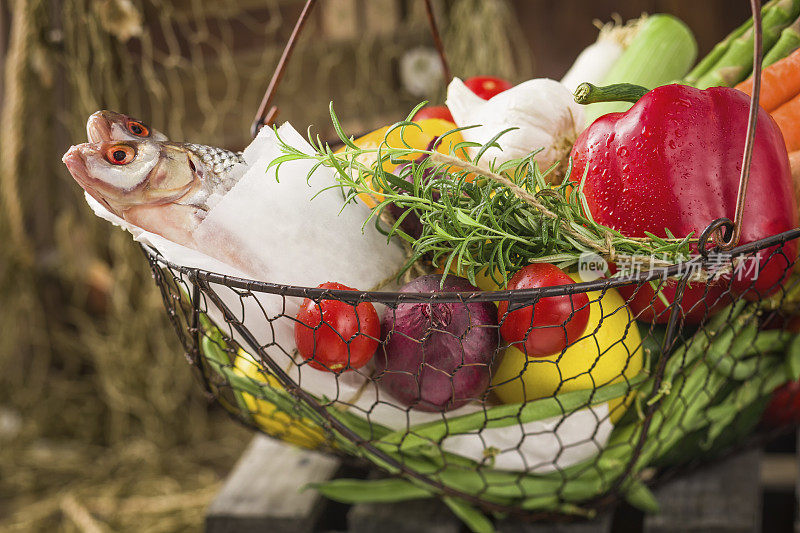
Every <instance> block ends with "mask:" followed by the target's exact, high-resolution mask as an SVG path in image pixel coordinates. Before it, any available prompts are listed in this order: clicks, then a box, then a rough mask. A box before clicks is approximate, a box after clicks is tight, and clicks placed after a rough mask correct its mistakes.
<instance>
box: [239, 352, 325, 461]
mask: <svg viewBox="0 0 800 533" xmlns="http://www.w3.org/2000/svg"><path fill="white" fill-rule="evenodd" d="M233 372H234V373H235V374H237V375H239V376H243V377H247V378H250V379H251V380H253V381H255V382H257V383H258V385H259V386H260V387H270V388H272V389H273V390H277V391H284V390H285V389H284V387H283V386H282V385H281V384H280V382H279V381H278V379H277V378H276V377H275V376H273V375H272V374H269V373H267V372H265V371H264V370H263V369H262V368H261V366H260V365H259V364H257V363H256V362H255V360H253V358H252V356H251V355H250V354H248V353H246V352H244V351H243V350H241V349H240V350H239V352H238V353H237V355H236V359H235V360H234V362H233ZM236 393H237V394H238V395H239V396H240V397H241V399H242V400H243V402H244V404H245V406H246V407H247V410H248V411H249V413H250V416H251V417H252V419H253V422H255V424H256V425H257V426H258V427H259V429H261V430H262V431H263V432H264V433H266V434H267V435H269V436H271V437H274V438H276V439H279V440H282V441H284V442H288V443H290V444H294V445H296V446H300V447H303V448H309V449H313V448H317V447H319V446H320V445H321V444H322V443H324V442H325V440H326V439H325V433H324V431H323V430H322V428H321V427H320V426H319V425H317V424H316V423H314V422H313V421H312V420H309V419H308V418H304V417H299V416H292V415H290V414H288V413H285V412H283V411H280V410H278V408H277V406H276V405H275V404H273V403H271V402H269V401H267V400H265V399H262V398H257V397H255V396H253V395H252V394H250V393H248V392H244V391H239V390H237V391H236Z"/></svg>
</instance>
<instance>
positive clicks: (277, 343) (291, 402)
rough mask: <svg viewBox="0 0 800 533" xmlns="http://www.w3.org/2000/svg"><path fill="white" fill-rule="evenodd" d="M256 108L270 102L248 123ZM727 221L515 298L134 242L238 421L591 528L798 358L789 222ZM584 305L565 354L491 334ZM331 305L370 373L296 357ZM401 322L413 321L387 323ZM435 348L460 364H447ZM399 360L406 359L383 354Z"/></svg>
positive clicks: (730, 441) (753, 408) (484, 505)
mask: <svg viewBox="0 0 800 533" xmlns="http://www.w3.org/2000/svg"><path fill="white" fill-rule="evenodd" d="M756 40H758V39H756ZM757 53H760V51H758V52H757ZM755 92H756V93H757V92H758V91H757V89H756V91H755ZM754 100H756V102H754V103H753V108H755V109H757V99H754ZM268 107H269V101H268V100H265V103H263V104H262V106H261V110H260V113H259V114H260V115H261V116H262V117H266V116H267V115H268ZM262 122H263V120H262ZM267 122H269V120H267ZM754 129H755V128H754V127H753V125H752V124H751V130H750V132H749V133H750V137H751V139H750V141H752V135H753V134H754V133H753V132H754ZM747 149H749V150H752V147H749V148H746V150H747ZM746 167H747V165H745V170H744V173H745V174H746ZM744 181H745V187H746V179H745V180H744ZM739 222H740V220H737V221H735V222H732V221H730V220H717V221H714V222H712V224H711V225H709V227H708V228H707V230H706V231H705V232H704V233H703V234H702V235H701V236H700V239H699V244H698V248H697V249H698V250H700V251H702V253H701V254H698V255H697V256H696V257H695V258H693V259H692V260H690V261H686V262H683V263H678V264H673V265H670V266H666V267H663V268H650V269H647V270H645V271H642V272H638V273H635V274H630V275H626V276H624V277H619V278H610V279H597V280H594V281H586V282H581V283H577V284H567V285H559V286H553V287H545V288H538V289H526V290H517V291H508V290H504V291H503V290H501V291H486V292H482V291H478V292H476V291H474V290H463V288H462V290H459V287H458V285H457V284H456V285H453V288H452V289H451V290H450V291H445V292H437V293H435V294H433V293H430V292H375V291H366V292H361V291H351V290H339V289H336V288H327V289H326V288H310V287H298V286H291V285H282V284H274V283H268V282H265V281H258V280H251V279H244V278H237V277H232V276H227V275H222V274H219V273H215V272H210V271H206V270H202V269H197V268H189V267H186V266H182V265H177V264H174V263H171V262H170V261H168V260H167V259H165V258H164V257H163V256H161V255H160V254H159V253H158V252H157V251H156V250H155V249H153V248H150V247H147V246H145V247H143V249H144V251H145V254H146V256H147V258H148V261H149V263H150V266H151V268H152V271H153V275H154V278H155V281H156V283H157V285H158V286H159V288H160V290H161V294H162V296H163V300H164V304H165V306H166V309H167V311H168V314H169V316H170V319H171V321H172V323H173V325H174V327H175V330H176V332H177V334H178V336H179V337H180V339H181V342H182V343H183V346H184V348H185V350H186V353H187V355H188V358H189V360H190V362H191V364H192V365H193V366H194V367H196V368H197V369H198V371H199V375H200V376H201V379H202V381H203V383H204V386H205V388H206V390H207V391H208V393H209V394H210V395H211V396H213V397H214V398H215V399H217V400H218V401H219V403H220V404H222V405H223V406H224V407H225V408H226V409H228V410H229V411H230V412H231V413H233V414H234V415H235V416H236V417H237V418H238V419H239V420H241V421H242V422H244V423H246V424H248V425H250V426H252V427H254V428H256V429H258V430H260V431H262V432H264V433H266V434H268V435H270V436H272V437H275V438H278V439H281V440H284V441H287V442H290V443H293V444H296V445H299V446H303V447H307V448H314V449H321V450H325V451H327V452H329V453H334V454H339V455H341V456H344V457H349V458H356V459H359V460H362V461H365V462H368V463H371V464H373V465H375V466H377V467H379V468H380V469H382V470H384V471H386V472H388V473H389V474H392V475H394V476H396V477H397V478H398V484H397V485H392V486H391V487H392V490H393V491H394V492H395V494H394V495H393V497H395V498H397V499H402V498H404V497H406V498H413V497H424V496H431V495H435V496H438V497H442V498H444V499H445V500H450V501H452V500H458V501H463V502H466V503H467V504H470V505H473V506H476V507H479V508H480V509H482V510H484V511H488V512H495V513H511V514H515V515H520V516H524V517H526V518H528V519H542V518H552V517H561V516H564V515H571V516H574V515H584V516H591V515H592V514H593V513H594V512H596V511H597V510H598V509H601V508H603V507H604V506H607V505H610V504H612V503H614V502H615V501H617V500H618V499H619V498H621V497H624V498H627V499H628V500H630V501H633V502H635V503H638V504H639V505H641V506H643V507H647V506H648V501H647V500H648V497H649V496H648V494H649V493H648V492H647V491H646V490H644V489H643V487H644V485H646V484H649V483H652V482H654V481H656V480H657V479H659V476H658V475H657V472H659V471H664V469H667V468H671V467H677V466H680V465H685V464H686V463H689V462H691V461H697V460H703V459H707V458H712V457H715V456H718V455H720V454H722V453H725V452H729V451H731V450H733V449H736V448H737V447H740V446H742V445H743V443H744V442H746V441H748V439H750V438H752V435H754V434H757V430H758V429H759V428H760V427H761V426H760V423H761V421H762V417H763V413H764V411H765V409H766V408H767V404H768V403H769V402H770V401H771V398H772V395H773V391H775V390H776V389H778V388H780V387H781V386H783V385H784V384H785V383H787V382H789V381H791V380H793V379H797V377H798V375H800V370H799V369H800V361H794V357H789V358H788V359H787V356H786V351H787V347H788V345H789V343H790V342H792V339H793V335H792V333H791V331H790V330H791V329H792V328H793V327H795V326H796V324H795V323H794V322H796V321H797V315H798V310H800V268H798V266H797V260H796V250H797V246H798V242H797V240H798V238H800V228H797V229H794V230H791V231H788V232H784V233H781V234H778V235H773V236H770V237H768V238H765V239H762V240H759V241H756V242H751V243H748V244H745V245H742V246H738V247H735V248H732V249H727V250H726V249H724V248H725V247H724V246H716V247H712V246H711V240H710V239H711V238H712V236H714V235H716V234H719V233H723V232H724V231H723V230H729V231H728V232H727V233H728V235H726V236H723V237H721V239H722V242H725V241H729V240H730V233H733V230H735V228H736V224H737V223H739ZM748 268H749V269H751V270H749V271H748ZM753 269H755V270H756V271H761V272H762V273H764V272H770V279H771V281H770V282H769V283H767V284H765V283H764V277H763V276H762V277H761V278H759V277H758V275H757V272H756V273H755V274H754V273H753V271H752V270H753ZM721 271H723V272H727V273H728V274H725V275H722V276H719V277H717V278H715V280H714V281H713V282H710V281H708V280H707V279H704V278H703V277H702V273H708V272H721ZM737 276H738V278H737ZM743 280H744V282H743ZM581 294H584V295H586V299H585V300H580V301H581V302H583V303H582V304H581V305H579V306H577V307H575V306H573V308H572V310H571V312H570V313H569V318H568V319H566V320H565V321H564V322H563V323H561V324H558V325H556V326H555V327H554V326H550V329H551V330H555V331H556V332H558V334H559V335H561V336H562V337H563V336H564V335H567V336H569V334H568V333H566V331H567V327H568V323H569V321H570V320H572V319H573V318H575V317H577V316H578V315H580V316H583V317H585V319H586V323H587V326H586V328H585V329H584V330H583V333H581V334H580V335H578V336H577V337H576V338H571V339H569V343H568V345H567V346H566V348H563V349H560V350H558V351H557V352H556V353H554V354H552V355H545V356H533V357H528V356H526V350H527V348H526V346H527V344H526V343H527V341H528V340H529V338H532V337H534V336H537V335H539V334H540V333H541V331H539V330H538V329H537V327H534V326H531V327H530V328H529V329H528V331H527V332H526V333H525V335H524V337H523V338H522V339H519V340H518V341H516V342H512V343H509V342H508V341H507V340H503V339H504V337H505V336H504V335H503V334H501V333H502V330H503V328H504V327H506V326H507V325H508V324H509V322H510V321H511V320H512V319H513V316H514V313H515V312H519V311H520V310H525V309H530V308H531V306H533V308H534V309H535V306H536V305H537V304H538V303H539V302H541V301H542V299H544V298H555V297H561V298H567V299H568V300H569V301H571V302H573V303H574V302H575V301H576V299H575V298H576V296H577V295H581ZM661 294H669V295H670V298H669V300H667V301H663V300H662V299H661V297H660V295H661ZM331 302H336V303H337V305H340V306H343V307H344V308H346V309H349V310H350V311H349V312H350V314H351V315H352V316H354V317H356V318H355V320H356V322H357V323H358V327H357V331H358V332H359V333H358V334H357V335H355V336H353V337H351V338H349V339H345V338H343V337H341V335H340V336H339V339H338V340H339V342H340V344H341V345H342V346H345V350H346V352H347V356H348V360H350V357H354V354H355V352H356V351H357V349H358V348H357V347H356V346H355V345H356V343H361V342H371V343H373V344H374V346H375V347H376V352H375V354H376V355H375V357H374V359H373V361H372V362H371V363H369V364H366V365H364V366H360V367H359V368H355V366H356V365H352V366H351V365H348V366H347V367H345V368H344V369H343V368H339V367H335V368H334V367H331V366H329V365H330V364H329V363H328V362H325V361H321V360H317V359H316V358H313V357H312V358H311V359H308V360H304V358H303V357H302V356H300V355H299V353H298V344H299V343H300V342H301V339H302V338H303V336H305V338H309V337H310V338H311V341H310V342H311V345H312V348H315V347H316V345H317V342H320V340H321V339H322V336H323V334H324V333H325V331H326V330H325V327H326V326H325V324H324V323H323V321H321V320H320V321H318V322H317V323H316V325H314V324H311V325H309V324H308V322H304V321H302V320H299V319H298V318H297V316H298V311H299V310H300V309H301V307H305V308H310V309H317V310H321V309H323V307H324V306H326V305H330V304H331ZM365 303H369V304H372V306H373V307H374V308H376V309H377V310H378V312H379V313H380V314H381V315H382V320H381V322H382V330H370V332H368V333H362V332H361V331H362V329H361V327H362V326H366V323H367V322H368V319H367V317H366V315H364V314H363V312H362V309H363V307H362V306H364V304H365ZM498 308H499V309H500V312H498ZM633 310H635V311H633ZM534 312H535V311H534ZM408 313H417V315H418V316H420V317H423V318H422V319H420V320H419V321H418V322H416V323H415V326H414V327H411V328H404V327H401V326H400V325H399V324H402V323H404V322H403V320H402V315H404V314H408ZM637 318H638V319H640V320H637ZM643 318H647V319H648V320H647V321H644V320H641V319H643ZM793 321H794V322H793ZM373 325H374V324H373ZM476 346H480V347H481V348H480V349H477V348H476ZM439 350H447V351H448V353H450V354H453V353H455V354H459V355H458V356H457V357H451V358H450V359H448V360H447V361H444V362H443V361H441V360H440V359H438V358H437V355H438V353H439V352H438V351H439ZM312 351H314V350H313V349H312ZM398 351H401V352H402V351H406V352H413V351H416V352H417V353H418V357H417V358H416V359H415V358H409V359H407V360H402V361H399V360H398V359H401V358H396V357H395V358H392V357H389V355H388V354H390V353H396V352H398ZM476 352H477V353H478V355H476ZM778 425H780V424H778ZM773 426H774V424H773Z"/></svg>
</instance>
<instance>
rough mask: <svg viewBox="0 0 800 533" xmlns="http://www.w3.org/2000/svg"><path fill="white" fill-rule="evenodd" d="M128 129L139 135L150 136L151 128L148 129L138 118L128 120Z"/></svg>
mask: <svg viewBox="0 0 800 533" xmlns="http://www.w3.org/2000/svg"><path fill="white" fill-rule="evenodd" d="M128 131H130V132H131V133H133V134H134V135H136V136H137V137H149V136H150V130H148V129H147V126H145V125H144V124H142V123H141V122H138V121H136V120H129V121H128Z"/></svg>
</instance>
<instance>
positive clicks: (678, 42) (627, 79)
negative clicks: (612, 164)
mask: <svg viewBox="0 0 800 533" xmlns="http://www.w3.org/2000/svg"><path fill="white" fill-rule="evenodd" d="M799 1H800V0H799ZM696 57H697V42H695V39H694V36H693V35H692V32H691V30H690V29H689V28H688V27H687V26H686V25H685V24H684V23H683V22H681V21H680V20H678V19H677V18H675V17H673V16H671V15H653V16H651V17H648V18H647V19H646V20H645V21H644V23H643V24H642V26H641V29H640V30H639V33H638V34H637V35H636V37H634V39H633V41H631V44H630V46H629V47H628V49H627V50H625V52H623V54H622V56H621V57H620V58H619V60H618V61H617V62H616V63H615V64H614V66H613V67H612V68H611V70H610V71H609V73H608V75H607V76H606V78H605V79H604V80H603V83H602V84H603V85H612V84H616V83H632V84H635V85H641V86H643V87H646V88H648V89H653V88H655V87H658V86H659V85H664V84H666V83H669V82H671V81H672V80H676V79H680V78H682V77H683V76H684V75H685V74H686V72H687V71H688V70H689V68H690V67H691V66H692V63H694V60H695V58H696ZM631 105H632V104H630V103H626V102H607V103H598V104H591V105H589V106H587V108H586V119H587V124H591V123H592V122H594V120H595V119H597V118H598V117H600V116H602V115H605V114H606V113H613V112H616V111H627V110H628V109H630V107H631Z"/></svg>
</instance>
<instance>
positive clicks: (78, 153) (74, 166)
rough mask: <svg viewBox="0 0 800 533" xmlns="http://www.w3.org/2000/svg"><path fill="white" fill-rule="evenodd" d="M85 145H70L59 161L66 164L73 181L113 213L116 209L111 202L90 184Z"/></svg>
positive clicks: (115, 212)
mask: <svg viewBox="0 0 800 533" xmlns="http://www.w3.org/2000/svg"><path fill="white" fill-rule="evenodd" d="M83 146H85V145H76V146H71V147H70V149H69V150H67V153H65V154H64V157H62V158H61V161H63V162H64V164H65V165H66V166H67V170H69V173H70V174H72V177H73V178H74V179H75V181H77V182H78V185H80V186H81V188H82V189H83V190H84V191H86V192H87V193H88V194H89V195H91V197H92V198H94V199H95V200H97V201H98V202H100V204H102V205H103V207H105V208H106V209H108V210H109V211H111V212H112V213H114V214H117V215H118V214H119V213H117V210H116V209H114V208H113V207H112V206H111V204H109V203H108V200H106V198H105V197H103V195H102V194H100V193H99V192H98V191H97V190H95V188H94V187H92V186H91V185H90V181H91V179H90V177H89V169H88V168H87V167H86V160H85V159H84V156H83V152H82V147H83Z"/></svg>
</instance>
